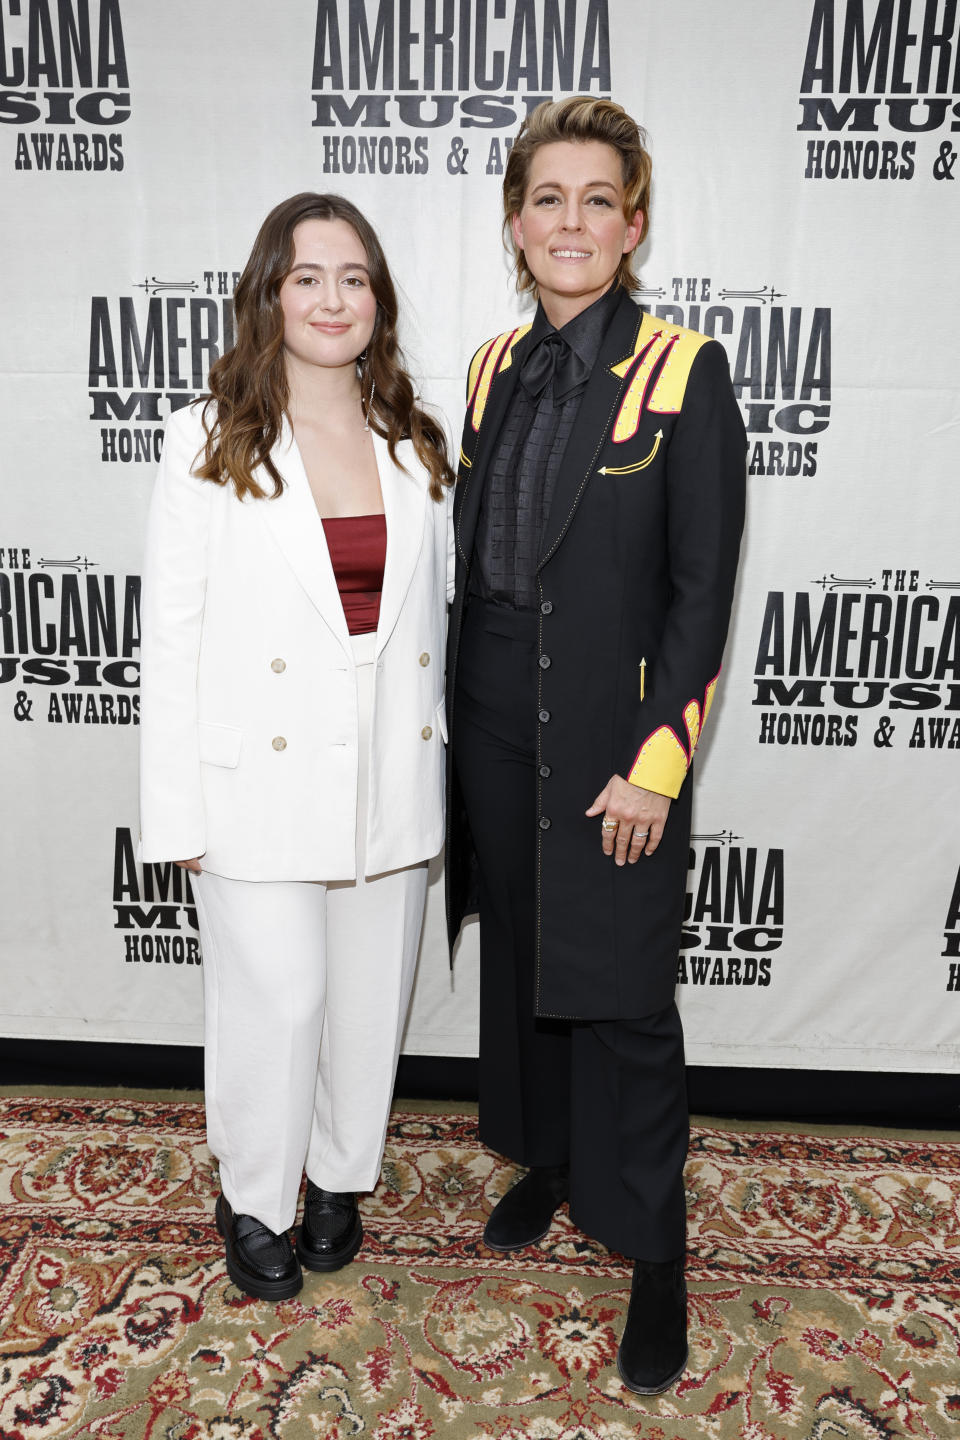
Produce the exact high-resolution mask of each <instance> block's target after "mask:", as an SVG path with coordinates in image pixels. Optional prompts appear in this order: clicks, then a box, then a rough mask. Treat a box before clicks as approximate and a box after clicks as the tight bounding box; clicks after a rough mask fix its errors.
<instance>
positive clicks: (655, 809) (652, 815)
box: [586, 775, 670, 865]
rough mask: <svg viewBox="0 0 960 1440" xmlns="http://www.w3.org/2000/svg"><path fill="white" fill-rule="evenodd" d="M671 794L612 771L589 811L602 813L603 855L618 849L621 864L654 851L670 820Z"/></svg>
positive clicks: (601, 837)
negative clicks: (668, 817)
mask: <svg viewBox="0 0 960 1440" xmlns="http://www.w3.org/2000/svg"><path fill="white" fill-rule="evenodd" d="M669 809H670V796H669V795H658V794H657V792H656V791H655V790H643V789H642V788H641V787H640V786H639V785H631V784H630V782H629V780H624V778H623V776H622V775H611V777H610V779H609V780H608V781H607V783H606V785H605V786H604V787H603V789H602V790H601V791H600V794H599V795H598V796H597V798H596V800H594V802H593V804H592V805H591V806H590V809H589V810H588V811H587V812H586V813H587V815H591V816H592V815H602V816H603V822H604V823H603V824H602V825H601V828H600V839H601V843H602V845H603V853H604V855H613V854H614V852H616V861H617V864H618V865H625V864H626V863H627V861H629V862H630V864H631V865H635V864H636V862H637V861H638V860H639V859H640V856H641V855H652V854H653V852H654V850H656V848H657V846H658V845H659V844H660V838H661V836H662V835H663V827H664V825H665V824H666V823H667V812H668V811H669Z"/></svg>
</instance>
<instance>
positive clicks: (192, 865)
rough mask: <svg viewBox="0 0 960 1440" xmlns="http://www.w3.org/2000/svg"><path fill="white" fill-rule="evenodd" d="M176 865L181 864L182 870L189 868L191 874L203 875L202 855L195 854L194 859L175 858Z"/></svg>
mask: <svg viewBox="0 0 960 1440" xmlns="http://www.w3.org/2000/svg"><path fill="white" fill-rule="evenodd" d="M173 863H174V865H179V866H180V869H181V870H189V871H190V874H191V875H202V874H203V871H202V870H201V869H200V856H199V855H195V856H194V858H193V859H192V860H174V862H173Z"/></svg>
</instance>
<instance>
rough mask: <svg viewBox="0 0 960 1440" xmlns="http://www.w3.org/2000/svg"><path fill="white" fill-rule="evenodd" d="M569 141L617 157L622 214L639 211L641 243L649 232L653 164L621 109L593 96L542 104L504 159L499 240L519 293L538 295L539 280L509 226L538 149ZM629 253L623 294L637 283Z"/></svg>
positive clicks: (621, 272) (623, 264)
mask: <svg viewBox="0 0 960 1440" xmlns="http://www.w3.org/2000/svg"><path fill="white" fill-rule="evenodd" d="M562 140H568V141H573V142H575V143H580V144H583V143H586V142H587V141H589V140H599V141H600V143H601V144H603V145H609V146H610V148H611V149H612V150H615V151H616V152H617V154H618V155H619V157H620V164H621V167H622V170H623V214H624V218H625V219H626V220H632V219H633V217H634V215H636V213H637V211H638V210H641V211H642V212H643V224H642V227H641V230H640V239H639V240H638V241H637V244H638V245H639V244H640V243H641V242H642V241H643V240H644V239H645V238H646V234H647V231H648V230H649V228H650V177H651V173H652V170H653V161H652V160H651V159H650V155H649V152H648V151H647V148H646V146H647V137H646V134H645V133H644V131H643V130H642V129H641V127H640V126H639V125H638V124H637V122H636V121H635V120H634V119H632V118H631V116H629V115H628V114H627V112H626V110H624V108H623V106H622V105H617V104H616V102H615V101H613V100H600V99H598V98H597V97H596V96H595V95H570V96H568V97H567V99H565V100H545V101H544V102H543V104H542V105H538V106H537V108H536V109H535V110H533V111H531V113H530V114H529V115H528V116H527V118H526V120H524V122H523V124H522V125H521V126H520V130H519V133H518V135H517V138H516V140H514V142H513V146H512V148H511V150H510V154H509V155H508V157H507V166H506V171H505V173H504V177H503V239H504V244H505V245H506V246H507V248H508V249H509V250H512V251H513V256H514V271H515V272H516V277H517V289H518V290H519V291H520V292H521V293H522V292H523V291H525V290H529V291H531V292H532V293H533V294H534V295H536V294H537V282H536V280H535V279H534V278H533V274H532V273H531V271H530V268H529V266H528V265H527V262H526V259H525V257H524V253H523V251H522V250H521V249H520V248H519V246H518V245H517V244H516V242H515V241H514V238H513V231H512V225H511V222H512V221H513V217H514V216H515V215H519V213H520V210H521V209H522V207H523V202H524V199H525V197H526V193H527V184H528V181H529V178H530V166H531V163H532V161H533V157H534V155H535V154H536V152H537V151H538V150H539V149H540V146H541V145H555V144H556V143H557V142H558V141H562ZM633 254H634V252H633V251H631V252H630V253H629V254H627V255H624V256H622V257H621V260H620V266H619V269H618V271H617V280H618V281H619V283H620V284H621V285H623V286H624V287H625V288H626V289H627V290H636V289H637V288H638V286H639V283H640V282H639V281H638V279H637V277H636V275H635V274H634V271H633Z"/></svg>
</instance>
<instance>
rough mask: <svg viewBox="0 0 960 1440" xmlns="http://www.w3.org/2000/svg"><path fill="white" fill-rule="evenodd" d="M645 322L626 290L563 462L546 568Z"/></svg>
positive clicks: (543, 544) (547, 534) (547, 535)
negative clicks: (622, 364)
mask: <svg viewBox="0 0 960 1440" xmlns="http://www.w3.org/2000/svg"><path fill="white" fill-rule="evenodd" d="M642 319H643V313H642V311H641V310H640V309H639V308H638V307H637V306H636V305H635V304H634V302H633V301H632V300H631V299H630V296H629V294H628V292H627V291H626V290H624V291H623V293H622V294H621V297H620V301H619V303H618V304H617V305H616V307H615V308H614V311H613V314H612V316H611V318H610V323H609V325H608V326H607V329H606V333H605V334H604V337H603V339H602V340H601V342H600V351H599V354H598V355H597V359H596V362H595V364H594V367H593V370H592V371H591V372H590V378H589V380H588V381H587V388H586V390H584V392H583V399H582V400H581V401H580V410H579V412H578V415H577V422H576V424H575V425H574V427H573V432H572V434H571V436H570V440H569V442H568V444H567V448H566V450H565V451H564V454H563V459H562V460H561V462H560V473H559V474H558V476H557V483H556V486H555V487H554V491H553V498H552V500H551V501H550V513H549V515H548V516H547V521H546V525H545V526H544V532H543V536H542V538H541V541H540V561H539V565H540V566H543V565H545V564H546V562H547V561H548V560H549V559H550V556H551V555H552V554H553V552H554V551H555V550H556V548H557V546H558V545H559V544H560V541H561V540H562V539H563V537H564V535H565V534H566V532H567V527H568V526H569V524H570V521H571V520H572V519H573V516H574V513H575V512H576V508H577V506H578V505H579V503H580V498H581V496H582V495H583V492H584V490H585V489H586V486H587V481H588V480H589V479H590V476H591V474H593V473H594V469H595V465H596V460H597V456H598V455H599V453H600V448H601V446H602V444H603V441H604V439H605V438H606V436H607V433H608V432H609V430H610V426H611V425H612V423H613V417H614V415H615V414H616V411H617V406H618V405H619V403H620V396H621V392H622V390H623V388H624V385H625V383H626V382H625V381H624V380H621V379H620V378H619V377H618V376H616V375H614V374H613V373H612V371H611V368H610V367H611V365H613V364H616V362H617V361H618V360H622V359H623V357H624V355H625V354H629V353H630V352H631V351H632V349H633V344H634V340H635V338H636V334H637V331H638V329H639V327H640V323H641V321H642Z"/></svg>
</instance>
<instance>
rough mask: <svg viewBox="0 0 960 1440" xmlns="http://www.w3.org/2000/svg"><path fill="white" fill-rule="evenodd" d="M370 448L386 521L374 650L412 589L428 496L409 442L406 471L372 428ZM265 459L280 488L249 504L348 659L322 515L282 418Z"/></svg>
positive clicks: (384, 638)
mask: <svg viewBox="0 0 960 1440" xmlns="http://www.w3.org/2000/svg"><path fill="white" fill-rule="evenodd" d="M373 448H374V453H375V455H376V460H377V470H378V471H379V474H380V488H381V490H382V492H383V504H384V511H385V513H386V521H387V563H386V568H385V570H384V576H383V591H382V595H381V599H380V622H379V624H378V626H377V654H378V655H379V654H380V652H381V651H382V649H383V647H384V645H385V644H386V643H387V641H388V639H389V638H390V635H391V633H392V632H393V629H394V627H395V626H396V623H397V620H398V618H399V615H400V610H401V608H402V606H403V602H404V599H405V598H406V594H407V591H408V590H409V588H410V582H411V580H412V579H413V573H414V569H415V567H416V563H417V559H418V557H419V554H420V550H421V547H422V544H423V527H424V519H425V514H426V505H427V504H428V503H432V502H430V500H429V493H428V490H427V477H426V475H425V473H424V471H423V468H422V467H421V465H420V464H419V463H418V461H417V460H416V456H415V455H414V453H413V448H412V446H409V445H407V444H406V443H404V442H401V451H400V453H401V455H402V459H403V463H404V465H405V466H406V467H407V469H406V470H401V469H400V467H399V466H398V465H395V464H394V463H393V461H392V460H391V459H390V452H389V450H388V448H387V442H386V440H384V439H382V438H381V437H380V436H379V435H377V434H376V433H375V432H374V435H373ZM271 458H272V460H273V463H274V464H275V465H276V467H277V470H278V472H279V474H280V476H281V477H282V479H283V483H284V489H283V494H282V495H281V496H280V497H279V498H278V499H277V500H257V501H254V502H252V503H254V504H256V505H257V506H259V507H260V508H261V510H262V513H263V516H264V520H265V522H266V524H267V527H268V528H269V530H270V532H271V534H272V536H273V538H274V540H275V542H276V544H277V545H278V547H279V548H280V550H281V552H282V554H283V556H284V558H285V560H286V561H287V564H288V565H289V566H290V568H291V570H292V571H293V573H294V575H295V576H296V578H297V580H298V581H299V583H300V585H301V586H302V588H303V589H304V591H305V592H306V594H307V595H308V597H309V599H310V601H311V603H312V604H313V605H314V607H315V608H316V610H317V611H318V612H319V614H320V616H321V618H322V619H323V620H324V622H325V623H326V624H327V625H328V626H329V628H330V630H331V631H332V633H333V634H334V635H335V636H336V638H337V640H338V641H339V642H340V645H341V646H342V648H343V650H344V651H345V653H346V655H347V656H348V657H349V658H350V659H351V660H352V658H353V649H352V646H351V643H350V635H349V632H348V630H347V622H346V619H345V617H344V613H343V605H342V603H341V601H340V592H339V591H338V589H337V581H336V577H335V575H334V573H333V566H332V565H331V563H330V552H329V550H328V549H327V540H326V535H325V533H324V529H323V521H322V520H321V519H320V516H319V514H318V512H317V507H316V503H315V501H314V498H313V494H312V492H311V490H310V482H309V480H308V479H307V472H306V470H305V469H304V467H303V461H302V459H301V457H300V451H299V449H298V447H297V443H296V441H295V439H294V437H293V431H292V429H291V427H290V424H289V422H288V421H287V420H284V424H283V431H282V433H281V435H280V438H279V440H278V441H277V443H276V445H275V446H274V448H273V451H272V452H271Z"/></svg>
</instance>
